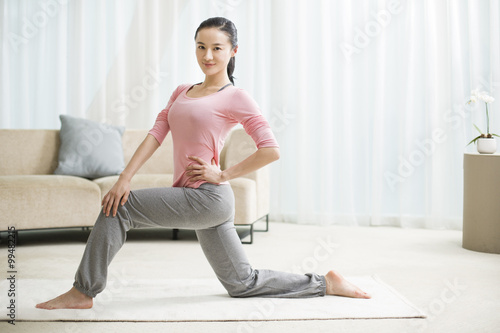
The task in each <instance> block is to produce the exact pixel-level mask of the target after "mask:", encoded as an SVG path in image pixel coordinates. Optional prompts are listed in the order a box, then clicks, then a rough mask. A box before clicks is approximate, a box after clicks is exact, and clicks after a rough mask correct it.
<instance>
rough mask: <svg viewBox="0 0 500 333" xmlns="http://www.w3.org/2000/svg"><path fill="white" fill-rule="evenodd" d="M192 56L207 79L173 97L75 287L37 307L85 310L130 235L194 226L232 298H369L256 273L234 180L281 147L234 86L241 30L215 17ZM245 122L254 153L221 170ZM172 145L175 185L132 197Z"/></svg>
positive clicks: (107, 199) (312, 278)
mask: <svg viewBox="0 0 500 333" xmlns="http://www.w3.org/2000/svg"><path fill="white" fill-rule="evenodd" d="M195 42H196V57H197V60H198V64H199V66H200V68H201V70H202V71H203V73H204V74H205V80H204V81H203V82H202V83H199V84H195V85H181V86H179V87H178V88H177V89H176V90H175V91H174V93H173V94H172V96H171V98H170V101H169V102H168V104H167V106H166V108H165V109H164V110H163V111H161V112H160V113H159V115H158V117H157V119H156V122H155V124H154V127H153V128H152V129H151V131H150V132H149V134H148V135H147V137H146V138H145V140H144V141H143V142H142V144H141V145H140V146H139V148H138V149H137V151H136V152H135V154H134V156H133V157H132V159H131V160H130V162H129V163H128V165H127V167H126V168H125V170H124V171H123V172H122V173H121V175H120V177H119V179H118V181H117V182H116V184H115V185H114V186H113V188H112V189H111V190H110V191H109V192H108V193H107V194H106V195H105V196H104V198H103V200H102V205H103V211H102V212H101V214H100V215H99V217H98V219H97V221H96V223H95V225H94V228H93V229H92V232H91V234H90V236H89V239H88V242H87V246H86V248H85V252H84V255H83V258H82V261H81V263H80V266H79V268H78V270H77V273H76V275H75V282H74V284H73V288H71V290H69V291H68V292H67V293H65V294H62V295H61V296H59V297H56V298H54V299H52V300H50V301H48V302H45V303H41V304H38V305H37V308H41V309H61V308H71V309H87V308H91V307H92V305H93V298H94V297H95V296H96V295H97V294H98V293H100V292H101V291H103V290H104V288H105V285H106V278H107V269H108V265H109V264H110V262H111V260H112V259H113V257H114V255H115V254H116V253H117V252H118V250H119V249H120V248H121V246H122V245H123V243H124V242H125V239H126V233H127V231H128V230H129V229H130V228H145V227H168V228H180V229H194V230H196V235H197V237H198V240H199V242H200V245H201V247H202V249H203V251H204V253H205V255H206V257H207V259H208V261H209V263H210V265H211V266H212V268H213V269H214V271H215V273H216V275H217V278H218V279H219V281H220V282H221V283H222V284H223V286H224V287H225V288H226V290H227V291H228V293H229V295H230V296H232V297H249V296H267V297H313V296H324V295H325V294H328V295H340V296H347V297H357V298H370V296H369V295H368V294H367V293H365V292H363V291H361V290H360V289H359V288H357V287H356V286H354V285H352V284H351V283H349V282H348V281H346V280H345V279H344V278H343V277H342V276H341V275H340V274H338V273H336V272H334V271H330V272H328V274H326V275H325V276H321V275H318V274H314V273H310V274H305V275H300V274H292V273H285V272H277V271H271V270H256V269H253V268H252V267H251V266H250V264H249V263H248V260H247V258H246V255H245V253H244V252H243V246H242V245H241V242H240V239H239V237H238V235H237V233H236V230H235V228H234V225H233V218H234V196H233V192H232V190H231V186H230V185H229V183H228V180H230V179H233V178H236V177H240V176H242V175H245V174H247V173H250V172H252V171H254V170H256V169H259V168H261V167H263V166H265V165H266V164H269V163H271V162H273V161H275V160H277V159H278V158H279V148H278V144H277V142H276V140H275V138H274V135H273V133H272V132H271V129H270V127H269V124H268V123H267V121H266V120H265V118H264V117H263V116H262V115H261V113H260V111H259V109H258V107H257V105H256V104H255V102H254V101H253V100H252V99H251V98H250V97H249V96H248V95H247V94H246V93H245V92H244V91H243V90H242V89H238V88H236V87H234V86H233V84H234V82H233V76H232V74H233V71H234V66H235V58H234V56H235V55H236V53H237V51H238V45H237V35H236V28H235V26H234V24H233V23H232V22H231V21H229V20H227V19H225V18H220V17H216V18H211V19H208V20H206V21H204V22H202V23H201V25H200V26H199V27H198V29H197V30H196V34H195ZM237 123H241V124H242V125H243V127H244V128H245V130H246V131H247V133H249V134H250V135H251V136H252V138H253V139H254V141H255V143H256V145H257V148H258V150H257V151H256V152H255V153H254V154H252V155H250V156H249V157H248V158H247V159H245V160H244V161H242V162H240V163H239V164H236V165H234V166H233V167H231V168H228V169H226V170H224V171H221V170H220V169H219V167H218V165H219V153H220V151H221V149H222V146H223V142H224V138H225V137H226V135H227V134H228V132H229V131H230V129H231V128H232V127H233V126H234V125H236V124H237ZM169 131H171V132H172V139H173V142H174V184H173V186H172V187H171V188H154V189H144V190H138V191H130V180H131V178H132V176H133V175H134V174H135V173H136V172H137V170H139V168H140V167H141V166H142V165H143V164H144V163H145V162H146V161H147V160H148V158H149V157H151V155H152V154H153V153H154V151H155V150H156V149H157V148H158V147H159V146H160V145H161V143H162V141H163V139H164V138H165V136H166V135H167V133H168V132H169Z"/></svg>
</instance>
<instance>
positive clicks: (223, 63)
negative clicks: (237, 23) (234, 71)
mask: <svg viewBox="0 0 500 333" xmlns="http://www.w3.org/2000/svg"><path fill="white" fill-rule="evenodd" d="M195 41H196V59H197V60H198V65H200V68H201V70H202V71H203V73H205V75H207V76H208V75H216V74H220V73H227V64H228V63H229V60H230V59H231V57H233V56H234V55H235V54H236V51H237V47H236V48H234V49H233V48H232V45H231V42H230V41H229V37H228V36H227V35H226V34H225V33H224V32H223V31H220V30H219V29H217V28H205V29H201V30H200V31H198V34H197V35H196V40H195Z"/></svg>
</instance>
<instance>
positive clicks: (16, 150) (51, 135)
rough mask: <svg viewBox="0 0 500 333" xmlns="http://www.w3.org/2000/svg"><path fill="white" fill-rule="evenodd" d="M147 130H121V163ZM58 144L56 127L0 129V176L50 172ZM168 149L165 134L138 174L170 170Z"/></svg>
mask: <svg viewBox="0 0 500 333" xmlns="http://www.w3.org/2000/svg"><path fill="white" fill-rule="evenodd" d="M147 133H148V130H126V131H125V133H124V134H123V138H122V143H123V154H124V159H125V164H127V163H128V162H129V161H130V159H131V158H132V155H133V153H134V152H135V149H136V148H137V147H138V146H139V145H140V144H141V142H142V140H144V138H145V137H146V135H147ZM59 145H60V139H59V130H45V129H0V176H7V175H47V174H53V173H54V170H55V169H56V168H57V159H58V154H59ZM172 151H173V144H172V137H171V135H170V134H169V135H168V136H167V138H165V141H164V142H163V144H162V145H161V147H160V148H159V149H158V150H157V151H156V152H155V153H154V155H153V156H152V157H151V158H150V159H149V160H148V161H147V162H146V164H144V166H143V167H142V168H141V170H139V172H138V173H173V171H174V167H173V160H172Z"/></svg>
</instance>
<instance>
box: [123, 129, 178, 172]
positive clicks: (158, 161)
mask: <svg viewBox="0 0 500 333" xmlns="http://www.w3.org/2000/svg"><path fill="white" fill-rule="evenodd" d="M148 131H149V130H126V131H125V133H123V138H122V145H123V158H124V159H125V165H127V163H128V162H129V161H130V159H131V158H132V155H134V152H135V150H136V149H137V147H139V145H140V144H141V142H142V141H143V140H144V138H145V137H146V136H147V135H148ZM173 151H174V145H173V143H172V135H171V133H168V135H167V137H166V138H165V140H164V141H163V143H162V145H161V146H160V148H158V150H156V151H155V153H154V154H153V156H151V158H150V159H149V160H148V161H147V162H146V163H145V164H144V165H143V166H142V168H141V169H140V170H139V171H138V172H137V173H147V174H154V173H168V174H173V173H174V161H173Z"/></svg>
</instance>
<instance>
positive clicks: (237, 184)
mask: <svg viewBox="0 0 500 333" xmlns="http://www.w3.org/2000/svg"><path fill="white" fill-rule="evenodd" d="M146 135H147V131H146V130H126V131H125V133H124V134H123V138H122V142H123V150H124V151H123V152H124V159H125V163H127V162H128V161H129V160H130V158H131V157H132V154H133V153H134V151H135V149H136V148H137V146H138V145H139V144H140V143H141V142H142V140H143V139H144V137H145V136H146ZM59 145H60V139H59V131H58V130H9V129H0V151H1V157H0V231H7V230H8V228H9V227H11V226H14V227H15V228H16V230H30V229H45V228H68V227H91V226H93V224H94V222H95V220H96V217H97V216H98V214H99V211H100V209H101V199H102V197H103V196H104V195H105V194H106V193H107V191H108V190H109V189H110V188H111V187H112V186H113V184H114V182H115V181H116V179H117V178H118V176H110V177H104V178H99V179H94V180H88V179H85V178H80V177H74V176H62V175H54V174H53V173H54V170H55V169H56V167H57V161H58V149H59ZM255 150H256V147H255V144H254V142H253V141H252V139H251V138H250V136H248V135H247V134H246V133H245V131H244V130H243V129H241V128H238V129H235V130H233V131H232V132H231V133H230V134H229V136H228V137H227V139H226V144H225V146H224V149H223V151H222V152H221V158H220V162H221V168H222V169H223V170H224V169H226V168H228V167H230V166H232V165H234V164H236V163H238V162H239V161H241V160H243V159H244V158H246V157H247V156H248V155H250V154H251V153H253V152H254V151H255ZM172 173H173V161H172V138H171V136H170V134H169V135H168V136H167V138H166V139H165V141H164V142H163V144H162V146H161V147H160V148H159V149H158V150H157V151H156V152H155V154H154V155H153V156H152V158H151V159H150V160H148V162H146V164H145V165H144V166H143V167H142V168H141V169H140V170H139V172H138V173H137V174H136V175H135V176H134V178H133V179H132V183H131V189H132V190H134V189H141V188H148V187H162V186H171V184H172V182H173V176H172ZM230 183H231V187H232V188H233V191H234V195H235V201H236V216H235V224H237V225H239V226H246V228H248V231H249V234H250V241H249V242H248V241H246V242H245V243H251V242H252V240H253V231H254V228H253V224H254V223H255V222H256V221H258V220H261V219H263V218H266V230H267V226H268V225H267V223H268V218H267V216H268V213H269V175H268V170H267V169H266V168H263V169H260V170H258V171H256V172H253V173H251V174H249V175H246V176H245V177H240V178H236V179H233V180H231V181H230ZM174 235H175V232H174Z"/></svg>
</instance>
